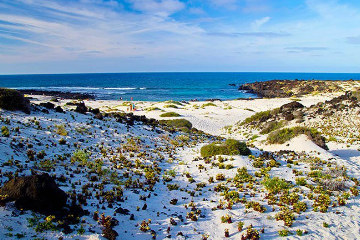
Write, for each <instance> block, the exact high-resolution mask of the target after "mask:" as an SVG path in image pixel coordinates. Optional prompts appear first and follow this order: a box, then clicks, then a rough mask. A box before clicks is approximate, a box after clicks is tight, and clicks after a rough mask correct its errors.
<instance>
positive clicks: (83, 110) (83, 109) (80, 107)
mask: <svg viewBox="0 0 360 240" xmlns="http://www.w3.org/2000/svg"><path fill="white" fill-rule="evenodd" d="M87 111H88V108H87V107H86V106H85V103H84V102H80V103H78V104H76V109H75V112H78V113H82V114H85V113H86V112H87Z"/></svg>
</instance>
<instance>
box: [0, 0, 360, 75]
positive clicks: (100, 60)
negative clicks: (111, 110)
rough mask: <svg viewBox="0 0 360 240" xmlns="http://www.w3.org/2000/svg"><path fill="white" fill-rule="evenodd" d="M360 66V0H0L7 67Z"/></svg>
mask: <svg viewBox="0 0 360 240" xmlns="http://www.w3.org/2000/svg"><path fill="white" fill-rule="evenodd" d="M81 72H83V73H91V72H352V73H355V72H360V1H358V0H347V1H345V0H188V1H185V0H71V1H70V0H21V1H20V0H0V74H26V73H81Z"/></svg>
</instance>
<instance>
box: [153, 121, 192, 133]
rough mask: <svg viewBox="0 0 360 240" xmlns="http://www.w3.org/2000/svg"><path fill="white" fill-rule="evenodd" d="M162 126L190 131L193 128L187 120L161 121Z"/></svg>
mask: <svg viewBox="0 0 360 240" xmlns="http://www.w3.org/2000/svg"><path fill="white" fill-rule="evenodd" d="M160 123H161V124H164V125H166V126H169V127H174V128H177V129H188V130H190V129H191V128H192V124H191V122H189V121H188V120H186V119H182V118H181V119H172V120H161V121H160Z"/></svg>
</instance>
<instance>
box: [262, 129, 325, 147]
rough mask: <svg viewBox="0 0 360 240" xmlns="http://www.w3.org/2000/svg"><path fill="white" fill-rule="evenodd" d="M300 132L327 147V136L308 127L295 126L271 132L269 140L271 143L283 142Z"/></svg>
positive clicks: (319, 144)
mask: <svg viewBox="0 0 360 240" xmlns="http://www.w3.org/2000/svg"><path fill="white" fill-rule="evenodd" d="M300 134H305V135H307V136H308V137H309V138H310V140H312V141H313V142H314V143H315V144H317V145H318V146H320V147H322V148H324V149H327V146H326V144H325V138H324V137H323V136H321V134H320V133H319V132H318V131H317V130H316V129H314V128H307V127H293V128H283V129H280V130H277V131H275V132H272V133H270V134H269V136H268V138H267V141H268V143H270V144H276V143H278V144H283V143H285V142H287V141H289V140H291V139H292V138H294V137H296V136H298V135H300Z"/></svg>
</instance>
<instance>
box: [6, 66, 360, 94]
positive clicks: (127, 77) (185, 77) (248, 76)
mask: <svg viewBox="0 0 360 240" xmlns="http://www.w3.org/2000/svg"><path fill="white" fill-rule="evenodd" d="M274 79H306V80H311V79H319V80H349V79H354V80H358V79H360V73H280V72H277V73H275V72H274V73H271V72H234V73H232V72H226V73H224V72H221V73H200V72H198V73H184V72H181V73H96V74H39V75H0V87H8V88H15V89H36V90H49V91H50V90H52V91H64V92H76V93H90V94H93V95H95V97H96V98H97V99H104V100H116V99H117V100H118V99H123V100H130V99H131V98H133V100H138V101H165V100H175V101H181V100H186V101H187V100H194V99H197V100H206V99H222V100H229V99H237V98H248V97H256V96H254V95H252V94H249V93H246V92H243V91H239V90H238V86H239V85H241V84H243V83H251V82H256V81H267V80H274ZM233 84H235V86H234V85H233Z"/></svg>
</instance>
